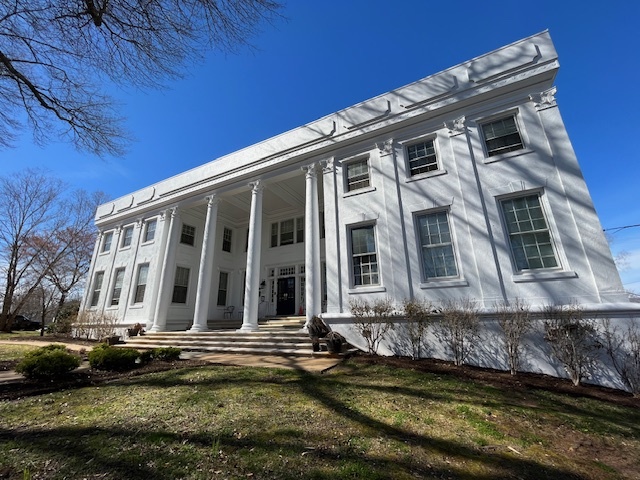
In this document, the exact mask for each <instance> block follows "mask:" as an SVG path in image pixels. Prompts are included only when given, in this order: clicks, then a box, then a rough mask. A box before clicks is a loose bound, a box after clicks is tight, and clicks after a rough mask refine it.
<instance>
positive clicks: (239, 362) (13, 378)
mask: <svg viewBox="0 0 640 480" xmlns="http://www.w3.org/2000/svg"><path fill="white" fill-rule="evenodd" d="M51 343H62V342H48V341H46V340H43V341H38V340H29V341H19V340H16V341H12V340H0V344H5V345H30V346H34V347H42V346H45V345H49V344H51ZM63 345H64V346H65V347H67V348H68V349H69V350H73V351H75V352H78V351H81V350H85V351H87V352H88V351H90V350H91V347H90V346H87V345H78V344H74V343H64V344H63ZM180 358H182V359H190V360H203V361H205V362H209V363H214V364H219V365H230V366H240V367H261V368H286V369H291V370H301V371H304V372H310V373H323V372H325V371H327V370H330V369H331V368H333V367H335V366H336V365H338V364H339V363H340V362H342V360H343V358H332V357H322V358H313V357H285V356H279V355H244V354H238V353H206V352H182V354H181V355H180ZM79 368H80V369H83V368H84V369H86V368H89V365H88V364H87V363H86V362H85V363H84V364H83V365H81V366H80V367H79ZM21 380H24V377H23V376H22V375H20V374H19V373H16V372H15V371H13V370H8V371H0V384H3V383H10V382H17V381H21Z"/></svg>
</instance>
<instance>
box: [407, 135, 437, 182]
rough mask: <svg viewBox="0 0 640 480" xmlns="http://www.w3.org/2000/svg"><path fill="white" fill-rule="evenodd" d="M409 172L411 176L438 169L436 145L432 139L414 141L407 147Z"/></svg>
mask: <svg viewBox="0 0 640 480" xmlns="http://www.w3.org/2000/svg"><path fill="white" fill-rule="evenodd" d="M407 157H408V159H409V173H410V175H411V176H414V175H419V174H421V173H427V172H432V171H434V170H438V168H439V167H438V158H437V156H436V146H435V143H434V141H433V140H426V141H424V142H420V143H414V144H413V145H409V146H408V147H407Z"/></svg>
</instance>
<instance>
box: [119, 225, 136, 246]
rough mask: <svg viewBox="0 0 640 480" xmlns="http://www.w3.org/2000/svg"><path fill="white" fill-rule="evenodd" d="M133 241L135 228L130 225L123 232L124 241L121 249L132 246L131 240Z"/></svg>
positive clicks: (121, 243)
mask: <svg viewBox="0 0 640 480" xmlns="http://www.w3.org/2000/svg"><path fill="white" fill-rule="evenodd" d="M132 239H133V226H132V225H129V226H128V227H125V228H124V230H122V241H121V242H120V248H126V247H130V246H131V240H132Z"/></svg>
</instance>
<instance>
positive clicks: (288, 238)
mask: <svg viewBox="0 0 640 480" xmlns="http://www.w3.org/2000/svg"><path fill="white" fill-rule="evenodd" d="M293 224H294V220H293V219H291V220H285V221H283V222H280V245H291V244H292V243H293Z"/></svg>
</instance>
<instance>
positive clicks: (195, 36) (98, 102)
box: [0, 0, 281, 155]
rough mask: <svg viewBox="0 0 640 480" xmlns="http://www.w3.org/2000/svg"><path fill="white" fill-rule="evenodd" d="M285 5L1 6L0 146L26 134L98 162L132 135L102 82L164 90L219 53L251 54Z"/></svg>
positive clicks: (175, 1)
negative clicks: (63, 142)
mask: <svg viewBox="0 0 640 480" xmlns="http://www.w3.org/2000/svg"><path fill="white" fill-rule="evenodd" d="M280 9H281V5H280V4H278V3H277V2H275V1H272V0H158V1H153V2H150V1H147V2H137V1H134V2H130V1H125V0H83V1H76V2H69V1H62V0H51V1H49V2H41V1H37V0H13V1H5V2H1V3H0V145H4V146H8V145H10V144H11V142H12V140H13V139H14V138H15V134H16V132H17V131H18V130H19V129H20V128H21V127H22V126H23V122H20V120H19V119H20V118H22V117H24V115H25V114H26V121H27V122H28V124H29V125H30V127H32V129H33V134H34V139H35V140H36V142H39V143H43V142H46V141H48V140H50V139H51V138H55V137H57V136H62V137H65V138H66V139H68V140H69V141H71V142H73V143H74V144H75V145H76V147H77V148H79V149H81V150H86V151H89V152H92V153H95V154H98V155H104V154H122V153H123V151H124V147H125V145H126V143H127V134H126V133H125V132H124V131H123V129H122V127H121V118H119V116H118V115H117V113H116V111H115V107H116V106H115V105H114V102H113V99H112V98H110V97H109V96H108V95H106V94H105V93H104V92H103V91H102V86H103V85H104V83H105V82H104V80H106V79H109V80H111V81H112V82H114V83H116V84H120V85H132V86H136V87H158V86H161V85H162V83H163V82H165V81H166V80H168V79H172V78H177V77H181V76H182V75H183V73H184V71H185V65H186V64H187V63H188V62H189V61H193V60H196V61H197V60H200V59H201V58H202V57H203V55H204V53H205V52H206V51H207V50H208V49H210V48H212V47H215V48H217V49H219V50H223V51H233V50H234V49H235V48H236V47H238V46H241V45H247V44H248V42H249V40H250V39H251V37H252V36H253V35H254V34H255V33H256V32H257V30H258V29H259V27H260V25H261V24H262V23H263V22H264V21H269V20H272V19H273V18H275V17H276V16H277V15H278V13H279V11H280Z"/></svg>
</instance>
